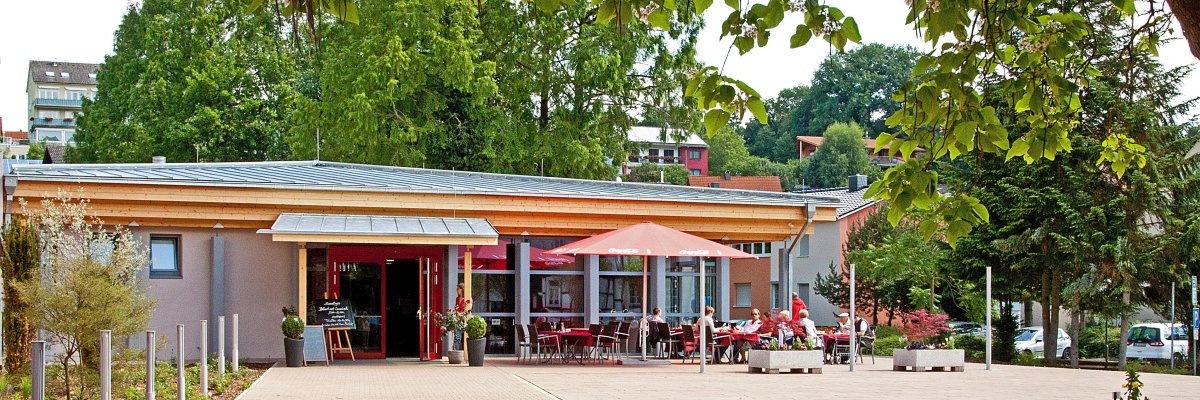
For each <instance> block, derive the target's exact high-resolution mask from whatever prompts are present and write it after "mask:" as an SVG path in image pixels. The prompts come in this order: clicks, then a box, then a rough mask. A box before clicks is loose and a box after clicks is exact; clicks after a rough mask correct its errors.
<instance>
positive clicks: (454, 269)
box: [442, 245, 458, 353]
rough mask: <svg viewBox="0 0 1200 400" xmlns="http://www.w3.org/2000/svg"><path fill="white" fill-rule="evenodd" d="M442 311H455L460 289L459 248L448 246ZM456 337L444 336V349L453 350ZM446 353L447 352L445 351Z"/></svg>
mask: <svg viewBox="0 0 1200 400" xmlns="http://www.w3.org/2000/svg"><path fill="white" fill-rule="evenodd" d="M442 282H443V283H445V284H444V285H442V310H453V309H454V296H455V290H456V288H458V246H457V245H450V246H446V252H445V254H444V257H443V260H442ZM453 341H454V337H453V336H451V335H449V334H446V335H442V349H444V350H451V349H453V348H454V343H453ZM443 353H445V351H443Z"/></svg>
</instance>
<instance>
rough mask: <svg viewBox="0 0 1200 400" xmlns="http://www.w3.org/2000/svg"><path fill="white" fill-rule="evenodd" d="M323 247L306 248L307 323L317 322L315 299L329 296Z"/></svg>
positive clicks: (326, 264) (326, 259)
mask: <svg viewBox="0 0 1200 400" xmlns="http://www.w3.org/2000/svg"><path fill="white" fill-rule="evenodd" d="M325 255H326V250H325V249H308V275H307V278H306V279H305V281H306V282H307V283H308V299H309V301H308V305H307V307H308V314H307V315H306V316H307V317H308V324H309V325H315V324H316V323H317V308H316V305H317V302H316V300H319V299H324V298H327V297H329V292H328V291H329V286H328V282H329V267H328V260H329V259H328V258H327V257H326V256H325Z"/></svg>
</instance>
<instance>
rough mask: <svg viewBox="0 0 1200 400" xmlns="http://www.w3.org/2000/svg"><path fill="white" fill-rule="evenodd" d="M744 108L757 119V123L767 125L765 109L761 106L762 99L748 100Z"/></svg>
mask: <svg viewBox="0 0 1200 400" xmlns="http://www.w3.org/2000/svg"><path fill="white" fill-rule="evenodd" d="M746 108H748V109H750V113H751V114H754V116H755V117H758V122H761V123H763V124H764V125H766V124H767V107H766V106H764V105H763V101H762V99H760V98H758V97H751V98H750V100H746Z"/></svg>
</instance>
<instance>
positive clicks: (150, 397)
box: [146, 331, 157, 400]
mask: <svg viewBox="0 0 1200 400" xmlns="http://www.w3.org/2000/svg"><path fill="white" fill-rule="evenodd" d="M156 344H157V342H155V341H154V331H146V400H154V364H155V361H157V360H155V357H156V356H155V355H154V351H155V348H154V346H155V345H156Z"/></svg>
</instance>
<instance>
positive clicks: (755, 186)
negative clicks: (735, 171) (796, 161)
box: [688, 173, 783, 192]
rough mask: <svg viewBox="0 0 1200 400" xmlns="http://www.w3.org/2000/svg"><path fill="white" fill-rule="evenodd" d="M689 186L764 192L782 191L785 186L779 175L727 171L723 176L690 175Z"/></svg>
mask: <svg viewBox="0 0 1200 400" xmlns="http://www.w3.org/2000/svg"><path fill="white" fill-rule="evenodd" d="M688 186H700V187H710V188H721V189H741V190H761V191H764V192H782V191H783V186H782V185H780V183H779V177H778V176H774V175H770V176H736V175H730V174H728V173H726V174H725V175H723V176H689V177H688Z"/></svg>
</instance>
